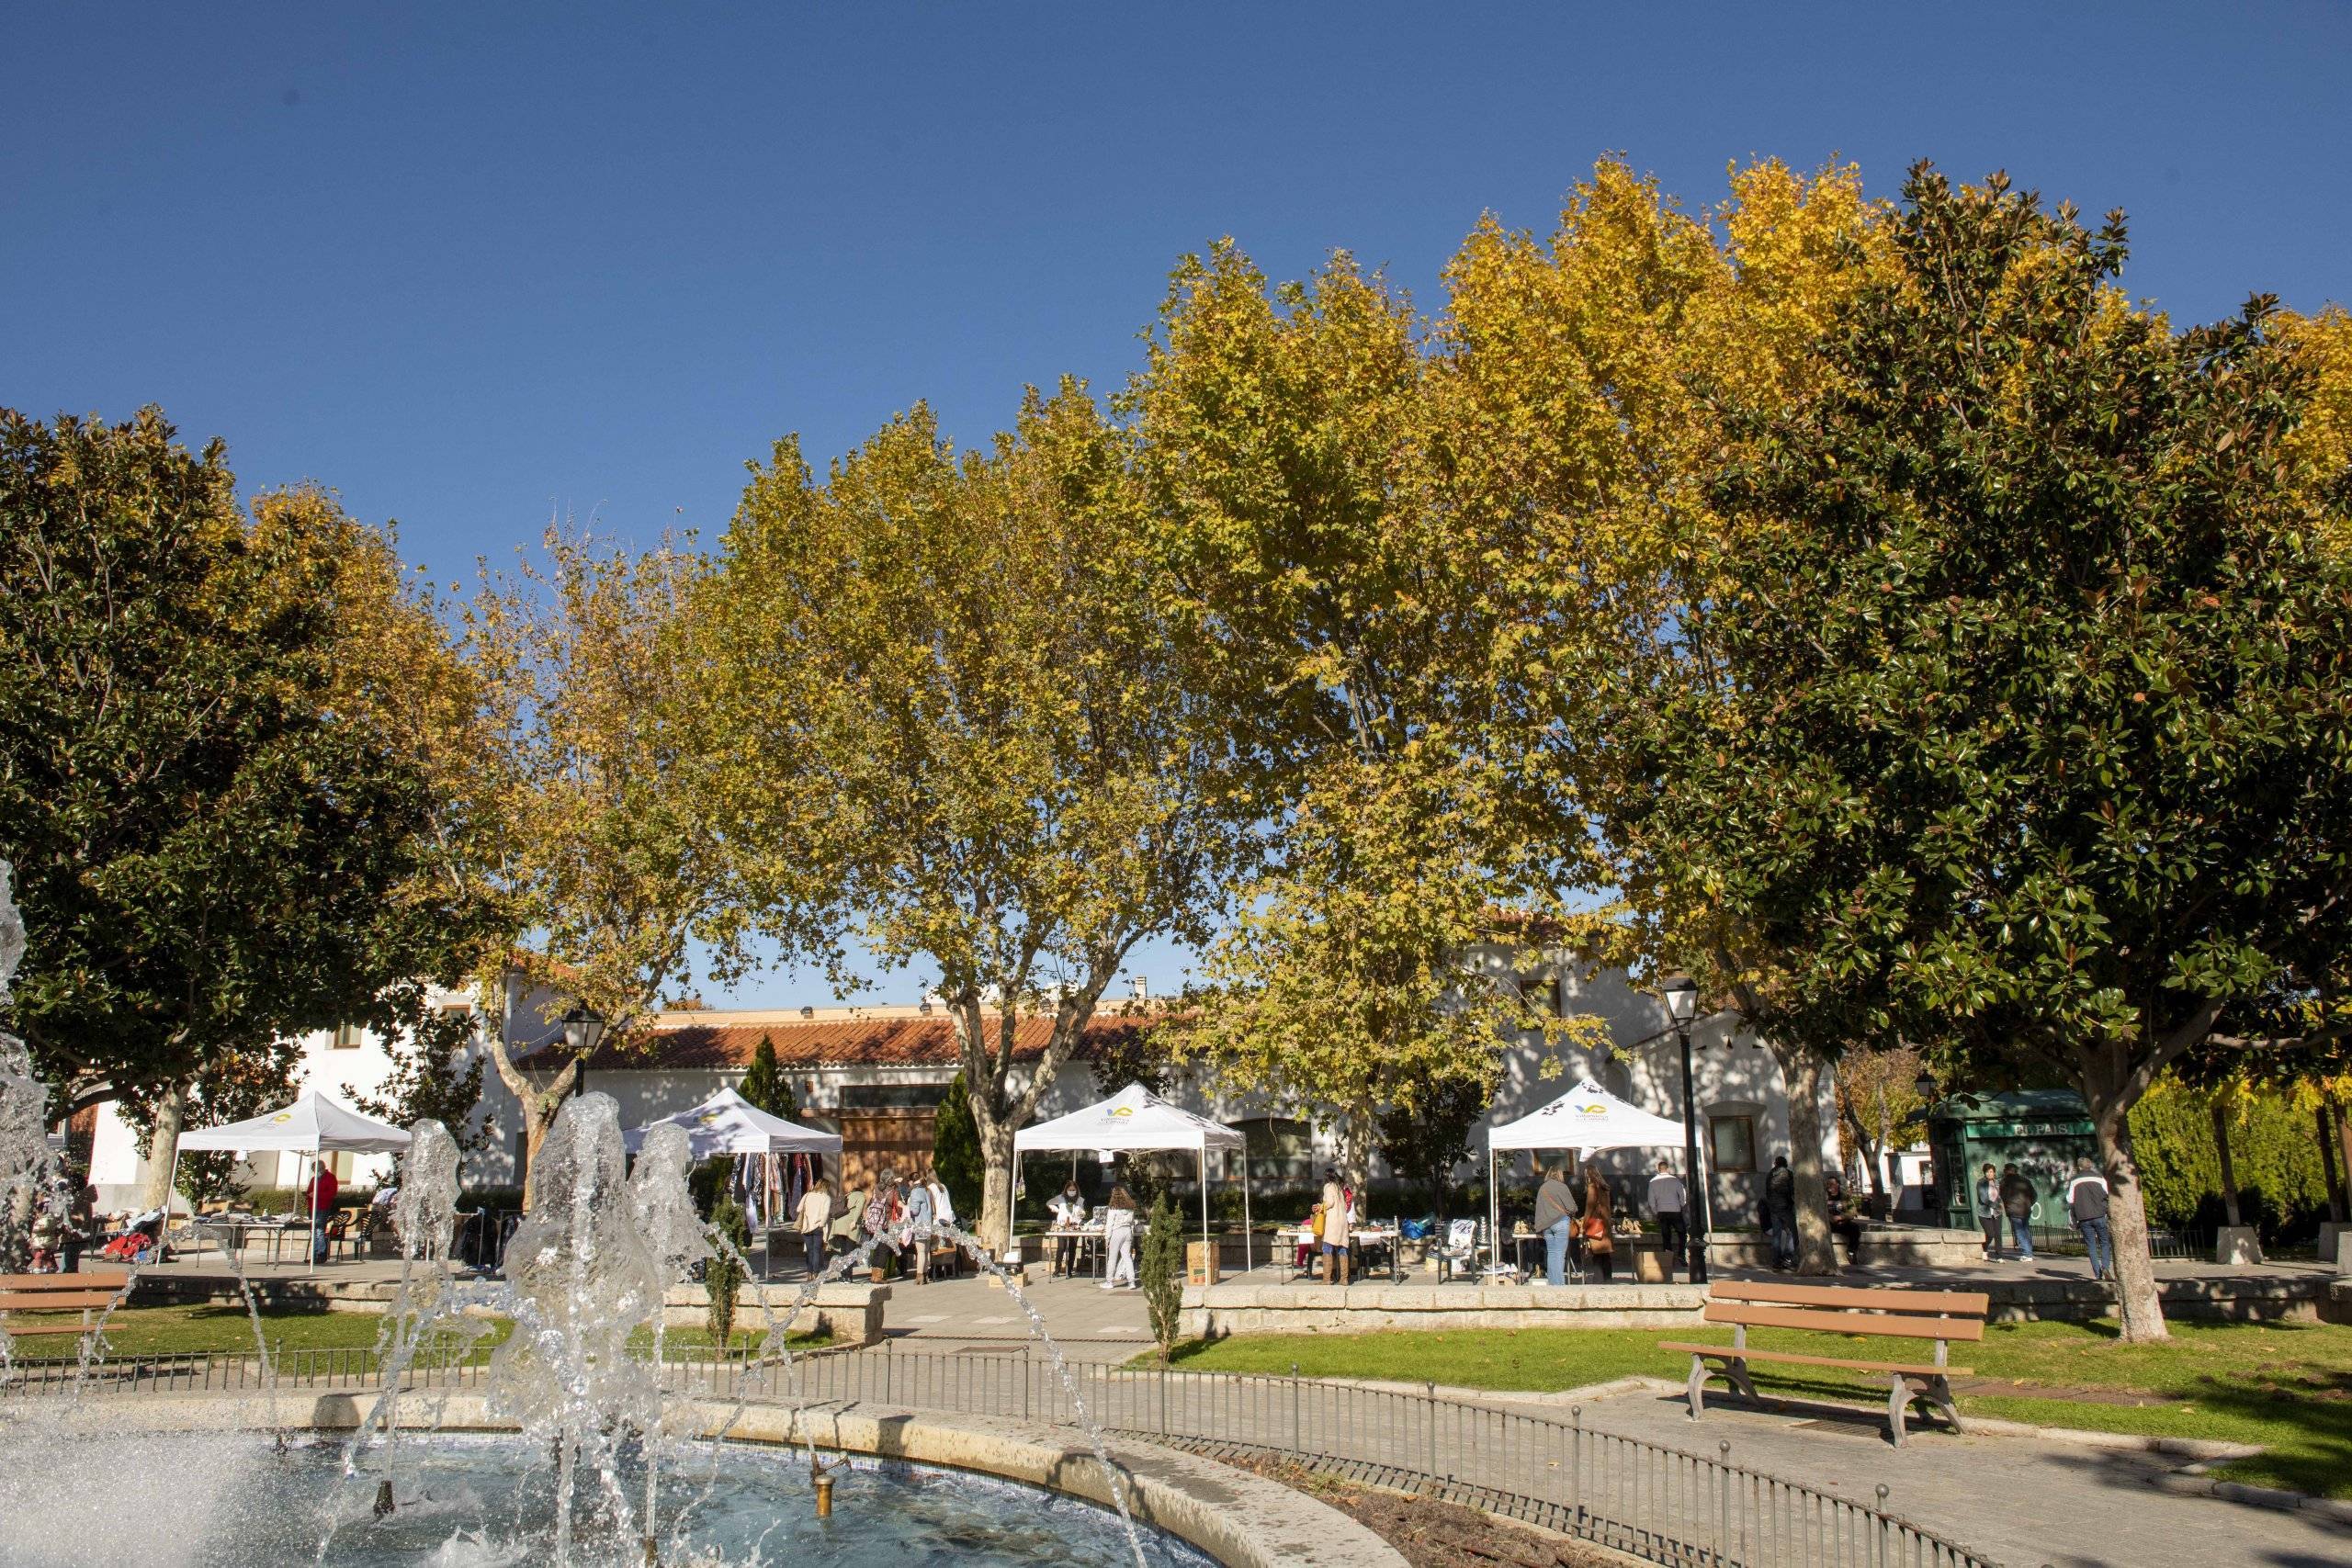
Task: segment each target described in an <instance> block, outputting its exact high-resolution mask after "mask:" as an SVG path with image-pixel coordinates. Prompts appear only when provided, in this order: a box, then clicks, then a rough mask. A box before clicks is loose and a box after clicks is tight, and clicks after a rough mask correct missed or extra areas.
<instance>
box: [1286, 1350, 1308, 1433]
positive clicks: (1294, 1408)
mask: <svg viewBox="0 0 2352 1568" xmlns="http://www.w3.org/2000/svg"><path fill="white" fill-rule="evenodd" d="M1290 1451H1291V1452H1293V1453H1303V1452H1305V1451H1306V1450H1303V1449H1301V1448H1300V1447H1299V1444H1298V1363H1297V1362H1296V1361H1293V1362H1292V1363H1291V1364H1290Z"/></svg>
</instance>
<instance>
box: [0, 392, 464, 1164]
mask: <svg viewBox="0 0 2352 1568" xmlns="http://www.w3.org/2000/svg"><path fill="white" fill-rule="evenodd" d="M0 598H5V599H6V602H7V604H8V614H7V615H6V616H5V617H0V857H5V858H7V859H11V860H13V861H15V863H16V864H17V874H18V876H19V878H20V883H19V886H20V888H21V897H22V899H23V902H24V905H25V907H26V909H27V911H28V920H27V924H28V928H29V930H30V932H31V946H30V949H29V951H28V954H27V958H26V963H25V968H24V972H23V973H22V974H21V975H20V976H18V979H17V991H16V996H15V998H14V1002H13V1004H12V1006H11V1008H10V1010H9V1023H10V1027H11V1028H13V1029H15V1030H16V1031H17V1032H20V1033H22V1034H23V1035H24V1036H25V1038H26V1039H27V1040H28V1042H29V1043H30V1044H31V1047H32V1050H33V1053H34V1055H35V1058H36V1060H37V1061H38V1063H39V1064H40V1068H41V1069H42V1071H43V1073H44V1075H45V1076H46V1077H49V1078H50V1079H51V1081H52V1082H54V1083H57V1084H59V1085H61V1086H63V1089H64V1093H65V1096H66V1098H67V1099H68V1101H69V1103H73V1104H87V1103H94V1102H96V1101H97V1100H104V1099H109V1098H117V1099H119V1098H129V1099H131V1100H133V1101H134V1102H135V1105H136V1106H137V1107H139V1108H143V1109H144V1110H145V1111H150V1112H152V1115H151V1117H150V1122H151V1125H152V1127H153V1135H152V1137H151V1140H150V1145H149V1159H150V1163H151V1181H150V1188H149V1200H150V1201H153V1202H161V1201H163V1199H164V1188H165V1185H166V1183H167V1182H168V1180H169V1176H168V1171H169V1169H170V1167H171V1163H172V1155H173V1152H174V1150H175V1146H176V1140H177V1137H178V1133H179V1128H180V1124H181V1122H182V1120H183V1119H184V1117H185V1115H186V1113H187V1109H188V1106H189V1104H190V1095H191V1089H192V1086H194V1085H195V1084H196V1083H197V1082H198V1080H199V1079H200V1078H204V1077H206V1076H207V1075H209V1074H211V1073H212V1072H213V1071H214V1070H215V1069H216V1067H220V1066H222V1065H224V1064H228V1063H231V1062H236V1063H240V1064H250V1063H253V1062H254V1061H256V1060H260V1059H263V1058H266V1057H268V1056H269V1055H270V1054H271V1053H273V1052H275V1051H276V1050H277V1049H278V1048H279V1046H280V1045H281V1044H282V1043H283V1042H285V1041H286V1040H288V1039H289V1038H291V1037H292V1036H295V1035H298V1034H300V1033H301V1032H305V1031H308V1030H311V1029H316V1028H322V1027H328V1026H332V1025H334V1024H335V1023H337V1022H342V1021H355V1020H367V1019H375V1018H379V1017H384V1016H388V1015H389V1012H390V1009H391V1007H392V1006H393V1003H392V1002H391V1000H390V991H391V988H392V987H396V986H398V985H400V984H401V983H403V982H405V981H408V980H410V979H412V978H413V977H415V976H435V975H447V972H448V971H449V970H450V969H451V968H452V966H453V965H458V966H462V964H463V962H464V958H463V956H462V955H463V954H465V953H466V952H467V951H468V949H469V945H470V944H472V943H474V942H478V941H479V940H480V937H481V931H482V930H483V906H481V904H479V903H478V902H476V901H474V900H472V899H470V898H469V897H467V896H466V895H465V894H464V893H463V891H462V890H460V889H457V888H454V887H452V886H450V885H448V884H447V883H446V882H440V881H435V879H433V878H432V877H431V876H429V875H428V874H426V872H427V870H428V865H429V861H430V858H431V839H432V829H433V824H434V822H435V818H436V816H437V815H438V814H439V813H440V811H441V808H442V806H443V804H444V803H443V801H442V800H441V799H440V798H439V794H438V792H439V790H440V781H439V779H438V777H437V776H436V774H435V772H434V771H433V770H432V769H431V768H430V767H429V766H428V765H427V764H426V763H425V762H424V760H423V758H422V756H421V754H420V741H419V738H418V737H417V736H415V735H414V734H413V733H412V732H410V731H409V730H408V729H406V728H404V727H403V726H402V725H401V723H399V722H397V721H396V719H395V717H394V716H393V712H392V709H391V707H390V705H389V704H388V703H387V701H386V700H385V699H386V698H387V696H388V694H389V681H390V676H389V673H388V671H387V670H386V669H385V667H384V666H382V665H380V664H379V663H377V662H376V661H375V659H376V654H377V652H378V651H379V649H380V648H381V646H382V645H383V643H384V641H385V637H384V636H382V635H379V634H381V633H383V632H384V630H385V628H386V627H387V626H397V627H398V628H399V631H400V634H401V637H403V638H404V639H405V640H406V641H407V642H408V643H410V644H411V645H413V647H414V648H415V649H418V650H420V656H421V657H426V658H432V659H437V660H441V661H442V662H443V663H445V664H446V663H447V662H449V660H450V655H449V652H448V649H447V642H446V639H445V638H443V637H441V635H440V631H439V628H438V626H436V625H435V623H434V622H433V620H432V617H431V614H430V611H429V609H428V608H427V607H426V606H425V605H424V604H422V603H421V602H420V601H419V600H418V599H417V598H416V596H415V595H414V594H413V592H412V584H411V583H410V582H409V581H408V579H407V573H406V571H405V569H403V568H402V567H401V564H400V561H399V558H398V554H397V551H396V549H395V548H394V546H393V543H392V541H391V539H390V536H389V535H388V534H387V533H386V532H385V531H382V530H378V529H373V528H369V527H367V526H365V525H359V524H356V523H354V522H353V521H352V520H351V519H349V518H348V517H346V516H345V515H344V514H343V513H342V512H341V511H340V509H339V508H337V507H336V506H335V505H334V502H333V500H332V498H331V497H329V496H327V495H325V494H324V493H323V492H322V491H315V490H303V491H288V492H285V493H282V494H276V495H271V496H266V497H264V498H263V499H262V500H261V501H260V502H256V504H255V506H254V511H253V513H252V515H251V516H250V517H248V516H244V515H242V514H241V513H240V512H239V510H238V507H237V503H236V498H235V485H234V480H233V478H232V475H231V474H230V472H229V469H228V468H227V466H226V464H225V462H224V460H223V455H222V449H221V447H220V445H219V444H218V443H217V442H216V443H214V444H213V445H211V446H208V447H206V448H205V449H204V450H203V451H202V452H200V453H195V454H191V453H190V452H188V451H187V449H186V448H185V447H184V446H181V445H180V444H179V443H178V441H177V440H176V439H175V432H174V430H173V428H172V426H171V425H170V424H169V423H166V422H165V421H164V418H163V416H162V414H161V413H160V412H157V411H155V410H153V409H146V410H142V411H141V412H140V413H139V414H138V415H137V416H136V417H135V418H134V419H132V420H131V421H130V422H129V423H124V424H121V425H115V426H107V425H104V424H99V423H95V422H85V421H81V420H76V419H72V418H60V419H58V420H57V421H55V422H53V423H49V424H41V423H36V422H34V421H31V420H28V419H26V418H24V417H23V416H21V415H19V414H17V413H14V412H0ZM239 1076H240V1077H246V1078H249V1077H252V1075H250V1074H244V1073H243V1072H242V1071H241V1073H240V1075H239ZM265 1076H266V1075H265ZM224 1081H225V1079H224Z"/></svg>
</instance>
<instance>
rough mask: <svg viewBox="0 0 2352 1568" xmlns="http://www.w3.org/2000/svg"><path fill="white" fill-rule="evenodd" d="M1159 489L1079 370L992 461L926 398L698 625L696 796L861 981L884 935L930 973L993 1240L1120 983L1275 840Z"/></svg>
mask: <svg viewBox="0 0 2352 1568" xmlns="http://www.w3.org/2000/svg"><path fill="white" fill-rule="evenodd" d="M1138 505H1139V500H1138V496H1137V492H1136V487H1135V484H1134V482H1133V479H1132V465H1131V461H1130V452H1129V447H1128V444H1127V442H1126V441H1125V438H1124V437H1123V436H1122V434H1120V433H1119V432H1118V431H1116V430H1114V428H1112V427H1110V426H1109V425H1107V424H1105V423H1103V420H1102V418H1101V416H1100V414H1099V412H1098V411H1097V410H1096V408H1095V406H1094V404H1093V402H1092V401H1091V399H1089V398H1088V396H1087V395H1086V393H1085V391H1084V390H1083V389H1081V388H1080V387H1078V386H1076V385H1074V384H1070V383H1065V384H1064V385H1063V386H1062V388H1061V389H1059V391H1058V392H1057V394H1056V395H1055V396H1054V397H1053V398H1051V399H1045V398H1041V397H1038V396H1036V395H1035V394H1033V395H1032V396H1031V397H1030V399H1029V400H1027V402H1026V403H1025V404H1024V406H1023V410H1022V413H1021V418H1020V420H1019V422H1018V423H1017V424H1016V425H1015V427H1014V429H1013V430H1012V432H1011V433H1010V434H1005V435H1002V436H1000V437H999V438H998V439H997V440H996V442H995V443H994V444H993V445H992V446H989V447H988V448H987V449H985V450H981V451H978V452H972V453H963V454H959V453H957V452H956V451H955V450H953V449H952V448H951V447H950V446H949V445H948V443H947V442H946V441H945V440H944V437H942V436H941V435H940V434H939V432H938V431H937V429H936V427H935V426H934V424H933V420H932V418H931V416H930V414H929V413H928V412H925V411H922V410H918V411H917V412H914V413H913V414H911V415H909V416H907V417H905V418H903V419H900V420H898V421H896V422H894V423H891V424H890V425H889V426H888V427H887V428H886V429H884V430H883V431H882V432H880V433H879V434H876V436H875V437H874V438H873V439H872V440H870V441H868V442H867V443H866V444H865V446H862V447H860V448H859V449H858V450H857V451H855V452H854V453H852V454H851V455H850V456H849V457H845V458H843V459H842V460H841V461H840V462H839V463H837V464H836V465H835V466H834V468H833V469H832V471H831V474H830V475H829V476H828V477H827V478H826V479H825V480H824V481H823V482H821V483H820V482H818V481H817V480H816V479H814V478H813V476H812V475H811V474H810V473H809V468H808V467H807V465H806V464H805V463H804V462H803V461H802V460H801V457H800V455H799V452H798V449H797V446H795V444H794V443H792V442H790V441H786V442H783V443H780V444H779V445H778V446H777V447H776V448H775V454H774V457H772V459H771V461H770V462H769V463H768V464H767V465H766V466H765V467H763V468H758V469H756V470H755V471H754V473H753V476H752V483H751V485H750V487H749V488H748V489H747V490H746V491H745V492H744V495H743V500H742V503H741V506H740V508H739V509H738V510H737V513H736V515H735V519H734V523H733V525H732V526H731V528H730V529H729V533H728V535H727V538H726V541H725V549H724V552H723V554H722V556H721V558H719V560H718V564H717V568H716V570H715V571H714V572H713V574H712V576H711V579H710V581H708V583H707V588H706V592H704V593H703V594H702V595H701V596H700V597H699V598H698V599H697V602H696V606H695V615H694V617H693V620H694V628H695V637H696V639H697V641H696V656H697V661H698V666H699V670H700V672H701V675H700V682H699V684H698V687H697V692H696V699H695V709H696V716H695V724H696V727H697V743H696V748H695V768H694V769H693V791H692V794H693V798H694V800H695V807H696V810H697V813H698V816H699V818H700V820H702V821H703V822H705V823H707V824H709V825H710V828H711V830H713V831H714V832H716V833H718V835H720V836H721V837H722V838H723V840H724V841H725V844H726V846H727V852H728V856H729V859H728V874H729V878H730V879H731V886H732V887H733V889H734V897H735V902H736V903H737V905H738V907H739V908H741V910H742V911H743V914H742V920H743V922H744V924H745V925H746V926H747V927H749V928H754V929H759V930H763V931H766V932H767V933H769V934H771V935H773V936H775V937H777V938H779V939H780V940H781V941H782V942H784V944H785V945H786V946H787V947H789V948H792V949H794V950H796V951H800V952H815V953H820V954H822V955H824V957H825V959H826V961H827V962H828V963H830V964H831V965H832V967H833V971H834V973H835V975H836V976H837V977H839V979H840V981H841V983H842V984H844V985H846V984H848V983H849V981H848V975H847V969H846V965H845V963H844V962H843V944H844V942H846V940H847V939H849V938H851V937H853V936H854V937H855V938H856V939H857V940H858V941H859V942H861V943H862V944H863V946H864V947H865V950H866V952H867V953H871V954H872V955H874V956H875V957H876V958H877V959H879V960H880V961H881V962H882V963H883V964H886V965H905V964H921V965H922V966H923V967H924V968H926V969H927V970H928V971H929V972H930V976H933V980H932V986H931V987H930V988H932V989H933V990H935V991H936V993H937V995H938V996H939V997H940V998H942V1000H943V1001H944V1004H945V1007H946V1011H947V1016H948V1018H949V1019H950V1021H952V1022H953V1023H954V1025H955V1030H956V1051H957V1055H958V1056H959V1058H960V1062H961V1066H962V1069H963V1077H964V1084H965V1087H966V1089H967V1094H968V1097H969V1105H970V1110H971V1116H972V1122H973V1125H974V1129H975V1132H976V1134H977V1136H978V1143H979V1145H980V1155H981V1160H982V1164H983V1168H984V1170H983V1179H982V1191H981V1201H980V1212H979V1215H978V1227H977V1228H978V1234H979V1235H981V1237H982V1238H983V1239H984V1240H986V1241H987V1242H988V1243H989V1245H990V1246H993V1247H1002V1246H1003V1245H1004V1244H1005V1242H1006V1241H1007V1239H1008V1238H1009V1236H1010V1235H1011V1229H1012V1184H1013V1157H1012V1135H1013V1134H1014V1133H1015V1132H1016V1131H1017V1130H1018V1129H1019V1128H1020V1127H1022V1126H1023V1124H1025V1123H1026V1122H1029V1121H1030V1120H1031V1119H1032V1117H1033V1116H1034V1115H1035V1111H1036V1109H1037V1106H1038V1104H1039V1102H1040V1100H1042V1099H1043V1097H1044V1096H1045V1094H1046V1091H1047V1090H1048V1089H1050V1088H1051V1087H1052V1085H1053V1083H1054V1081H1055V1078H1056V1077H1057V1074H1058V1073H1059V1072H1060V1070H1061V1069H1062V1067H1063V1066H1064V1065H1065V1064H1067V1063H1068V1062H1069V1059H1070V1056H1071V1055H1072V1053H1073V1052H1074V1051H1075V1050H1076V1049H1077V1047H1078V1044H1079V1042H1080V1037H1081V1034H1082V1032H1084V1030H1085V1028H1086V1025H1087V1022H1088V1021H1089V1020H1090V1019H1091V1017H1092V1016H1093V1014H1094V1011H1095V1009H1096V1007H1097V1005H1098V1003H1099V1002H1100V1001H1101V998H1102V997H1103V991H1104V989H1105V987H1108V986H1109V985H1110V983H1111V982H1112V980H1113V979H1114V977H1115V976H1117V974H1118V972H1119V970H1120V968H1121V967H1122V966H1123V965H1124V964H1125V961H1126V957H1127V954H1128V953H1130V952H1131V951H1132V950H1133V949H1134V947H1135V945H1136V942H1140V941H1142V940H1143V939H1145V938H1146V937H1148V936H1171V937H1175V938H1177V939H1179V940H1185V941H1193V942H1198V941H1200V940H1201V939H1202V938H1203V937H1204V935H1205V932H1206V930H1207V927H1208V924H1209V921H1210V919H1212V917H1213V915H1214V913H1215V911H1216V908H1217V907H1218V905H1219V903H1220V901H1221V899H1222V897H1223V896H1224V893H1223V890H1224V889H1225V888H1226V886H1227V885H1228V883H1229V882H1230V881H1231V879H1232V878H1233V877H1234V875H1235V874H1236V872H1237V871H1238V870H1239V869H1241V868H1243V867H1245V866H1246V865H1247V864H1248V863H1249V862H1250V858H1251V856H1252V854H1253V853H1254V851H1255V840H1256V832H1255V829H1254V826H1253V822H1254V818H1255V812H1254V809H1253V807H1252V804H1251V800H1250V796H1249V795H1247V794H1246V793H1245V792H1244V791H1243V790H1241V789H1240V788H1239V787H1238V783H1237V780H1236V778H1235V775H1234V771H1233V766H1232V751H1231V748H1230V746H1229V744H1228V741H1227V729H1226V727H1225V726H1224V725H1223V724H1222V722H1221V721H1220V716H1218V715H1217V713H1216V709H1215V705H1214V703H1213V702H1211V701H1210V700H1208V699H1207V698H1206V697H1204V694H1201V693H1200V692H1199V691H1197V690H1195V689H1193V688H1191V687H1188V686H1187V685H1186V684H1185V683H1184V682H1182V681H1181V680H1180V679H1179V678H1178V671H1177V667H1176V664H1175V661H1174V658H1173V653H1172V649H1171V643H1170V631H1169V627H1168V625H1167V623H1166V620H1165V618H1164V616H1163V615H1161V614H1160V613H1159V610H1158V608H1157V606H1156V604H1155V602H1154V596H1153V593H1152V591H1151V590H1152V583H1151V579H1150V574H1149V567H1148V562H1147V561H1146V560H1144V559H1143V558H1141V557H1140V556H1139V554H1138V552H1137V550H1136V539H1137V537H1138V536H1139V534H1140V529H1139V527H1138V525H1137V522H1138ZM1024 1021H1034V1022H1035V1024H1038V1025H1042V1027H1043V1032H1044V1039H1043V1042H1042V1044H1041V1045H1040V1046H1039V1048H1037V1049H1036V1050H1035V1052H1034V1054H1032V1053H1029V1052H1027V1051H1026V1050H1025V1049H1024V1050H1017V1049H1016V1048H1017V1047H1018V1046H1019V1045H1020V1043H1021V1029H1022V1025H1023V1022H1024Z"/></svg>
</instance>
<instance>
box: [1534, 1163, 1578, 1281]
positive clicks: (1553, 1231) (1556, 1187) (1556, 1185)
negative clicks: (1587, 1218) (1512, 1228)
mask: <svg viewBox="0 0 2352 1568" xmlns="http://www.w3.org/2000/svg"><path fill="white" fill-rule="evenodd" d="M1576 1202H1577V1200H1576V1194H1575V1193H1573V1192H1571V1191H1569V1190H1568V1183H1567V1180H1566V1177H1565V1176H1564V1174H1563V1173H1562V1170H1561V1168H1560V1167H1558V1166H1556V1165H1553V1166H1546V1167H1545V1168H1544V1185H1543V1186H1541V1187H1539V1188H1537V1189H1536V1190H1535V1231H1536V1234H1537V1235H1541V1236H1542V1237H1543V1238H1544V1283H1545V1284H1547V1285H1565V1284H1566V1283H1567V1282H1568V1276H1567V1259H1568V1228H1569V1227H1570V1226H1571V1225H1572V1224H1575V1223H1576Z"/></svg>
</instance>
